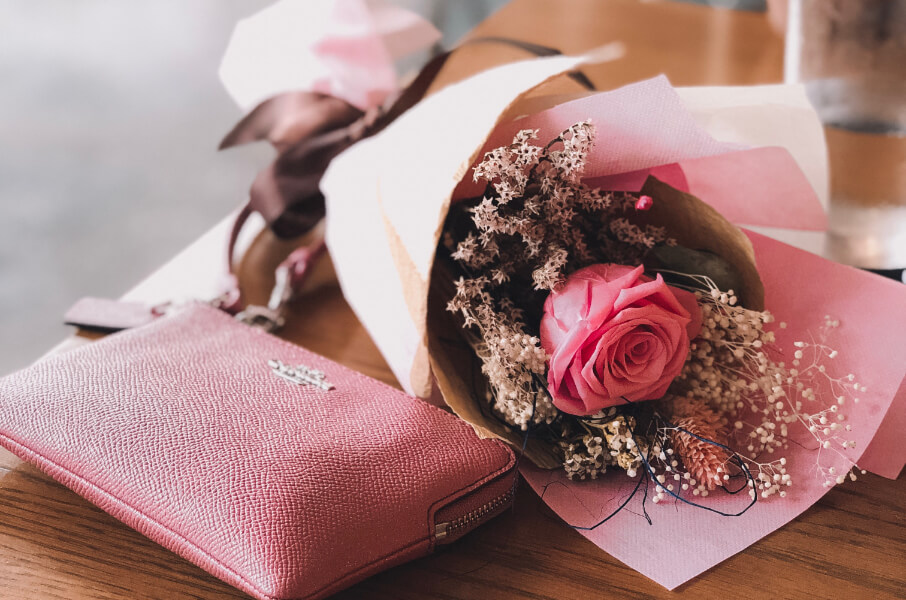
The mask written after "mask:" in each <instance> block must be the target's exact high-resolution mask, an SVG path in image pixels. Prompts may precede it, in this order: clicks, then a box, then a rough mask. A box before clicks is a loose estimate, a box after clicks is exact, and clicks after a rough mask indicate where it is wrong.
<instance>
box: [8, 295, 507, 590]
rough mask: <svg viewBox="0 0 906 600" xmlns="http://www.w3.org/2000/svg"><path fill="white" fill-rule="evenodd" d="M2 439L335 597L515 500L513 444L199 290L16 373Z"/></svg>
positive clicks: (226, 558)
mask: <svg viewBox="0 0 906 600" xmlns="http://www.w3.org/2000/svg"><path fill="white" fill-rule="evenodd" d="M0 443H2V445H3V446H4V447H6V448H8V449H9V450H11V451H12V452H14V453H15V454H17V455H18V456H19V457H21V458H23V459H25V460H28V461H30V462H33V463H34V464H36V465H37V466H38V467H40V468H41V469H42V470H44V471H45V472H47V473H48V474H49V475H51V476H52V477H54V478H55V479H57V480H58V481H60V482H61V483H63V484H64V485H66V486H68V487H70V488H71V489H73V490H74V491H76V492H77V493H79V494H80V495H82V496H84V497H85V498H87V499H88V500H90V501H91V502H93V503H95V504H97V505H98V506H100V507H101V508H102V509H104V510H105V511H107V512H108V513H110V514H111V515H113V516H114V517H116V518H118V519H120V520H121V521H123V522H124V523H126V524H127V525H129V526H131V527H134V528H135V529H137V530H138V531H140V532H141V533H143V534H145V535H147V536H148V537H150V538H151V539H153V540H155V541H156V542H158V543H160V544H162V545H163V546H165V547H167V548H169V549H171V550H173V551H174V552H176V553H178V554H180V555H181V556H183V557H185V558H187V559H188V560H190V561H192V562H193V563H195V564H197V565H198V566H200V567H201V568H203V569H205V570H207V571H208V572H210V573H212V574H213V575H215V576H217V577H219V578H221V579H223V580H224V581H226V582H228V583H230V584H232V585H234V586H236V587H238V588H240V589H241V590H244V591H245V592H247V593H249V594H251V595H252V596H255V597H256V598H261V599H268V600H276V599H281V600H282V599H290V598H320V597H323V596H326V595H329V594H330V593H332V592H336V591H338V590H340V589H342V588H344V587H346V586H348V585H350V584H352V583H354V582H356V581H358V580H360V579H363V578H365V577H367V576H368V575H370V574H372V573H375V572H377V571H380V570H383V569H386V568H388V567H390V566H392V565H395V564H398V563H401V562H404V561H407V560H410V559H413V558H416V557H419V556H422V555H424V554H427V553H429V552H430V551H431V550H432V549H433V548H434V547H435V546H436V545H437V544H439V543H445V542H449V541H452V540H455V539H456V538H458V537H459V536H461V535H462V534H463V533H465V532H467V531H468V530H469V529H471V528H473V527H475V526H476V525H478V524H480V523H481V522H483V521H484V520H486V519H488V518H490V517H493V516H495V515H496V514H498V513H500V512H501V511H503V510H504V509H505V508H506V506H507V505H508V503H509V502H510V500H511V499H512V490H513V484H514V477H515V475H514V472H513V464H514V457H513V453H512V451H511V450H510V449H509V448H508V447H506V446H505V445H504V444H502V443H501V442H499V441H495V440H482V439H479V438H478V437H477V436H476V435H475V433H474V432H473V431H472V429H471V428H470V427H469V426H468V425H466V424H465V423H463V422H462V421H460V420H459V419H457V418H456V417H454V416H453V415H451V414H449V413H447V412H445V411H443V410H440V409H438V408H436V407H433V406H430V405H428V404H426V403H424V402H422V401H420V400H418V399H416V398H412V397H409V396H407V395H405V394H404V393H402V392H400V391H398V390H396V389H393V388H391V387H388V386H386V385H384V384H382V383H380V382H377V381H375V380H373V379H370V378H368V377H366V376H364V375H361V374H359V373H355V372H353V371H350V370H348V369H346V368H345V367H343V366H341V365H338V364H336V363H334V362H332V361H330V360H327V359H325V358H323V357H321V356H318V355H316V354H313V353H311V352H309V351H307V350H305V349H302V348H300V347H297V346H294V345H292V344H289V343H287V342H284V341H283V340H280V339H278V338H276V337H274V336H272V335H270V334H267V333H264V332H262V331H260V330H258V329H255V328H252V327H249V326H247V325H245V324H243V323H240V322H238V321H236V320H235V319H233V318H231V317H230V316H229V315H227V314H225V313H223V312H221V311H219V310H217V309H214V308H211V307H209V306H207V305H205V304H193V305H189V306H187V307H185V308H183V309H181V310H179V311H178V312H176V313H175V314H169V315H167V316H164V317H161V318H158V319H156V320H154V321H153V322H151V323H150V324H147V325H143V326H142V327H139V328H136V329H132V330H128V331H124V332H121V333H117V334H114V335H111V336H108V337H107V338H104V339H102V340H100V341H98V342H95V343H92V344H88V345H86V346H84V347H80V348H77V349H75V350H71V351H69V352H67V353H64V354H59V355H55V356H51V357H49V358H46V359H44V360H42V361H40V362H39V363H37V364H35V365H34V366H32V367H29V368H27V369H25V370H23V371H20V372H18V373H14V374H13V375H10V376H8V377H6V378H4V379H2V380H0Z"/></svg>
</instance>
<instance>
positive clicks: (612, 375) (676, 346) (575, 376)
mask: <svg viewBox="0 0 906 600" xmlns="http://www.w3.org/2000/svg"><path fill="white" fill-rule="evenodd" d="M643 270H644V269H643V268H642V267H637V268H632V267H627V266H623V265H613V264H606V265H592V266H590V267H585V268H584V269H579V270H578V271H576V272H575V273H573V274H572V275H570V277H569V278H568V279H567V280H566V284H565V285H564V286H563V287H562V289H560V290H559V291H557V292H552V293H551V295H550V296H548V298H547V301H546V302H545V303H544V316H543V317H542V318H541V347H542V348H544V350H545V351H546V352H547V353H548V354H549V355H550V360H549V361H548V371H547V381H548V389H549V391H550V394H551V397H552V398H553V401H554V405H556V406H557V408H559V409H560V410H562V411H564V412H567V413H570V414H575V415H591V414H594V413H596V412H598V411H599V410H601V409H602V408H606V407H608V406H616V405H619V404H624V403H625V402H626V400H629V401H631V402H636V401H640V400H654V399H657V398H660V397H662V396H663V395H664V394H665V393H666V391H667V388H668V387H669V386H670V383H671V382H672V381H673V380H674V379H675V378H676V376H677V375H679V374H680V371H681V370H682V368H683V364H684V363H685V362H686V356H687V355H688V354H689V340H690V339H692V338H694V337H695V336H696V335H698V332H699V330H700V329H701V311H700V310H699V308H698V304H697V302H696V300H695V296H694V295H693V294H691V293H690V292H686V291H684V290H680V289H677V288H672V287H670V286H668V285H667V284H666V283H664V280H663V279H661V276H660V275H658V276H657V279H654V280H652V279H650V278H648V277H645V276H644V275H642V272H643ZM624 398H625V400H624Z"/></svg>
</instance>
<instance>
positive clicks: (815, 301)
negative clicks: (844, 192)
mask: <svg viewBox="0 0 906 600" xmlns="http://www.w3.org/2000/svg"><path fill="white" fill-rule="evenodd" d="M746 233H747V234H748V235H749V238H750V239H751V240H752V243H753V244H754V246H755V252H756V257H757V261H758V265H759V270H760V272H761V276H762V278H763V280H764V283H765V290H766V304H767V306H768V308H769V310H771V311H772V312H773V313H774V314H775V316H776V317H777V319H778V321H785V322H786V323H788V327H787V329H780V328H779V327H778V328H777V329H776V330H775V331H776V334H777V338H778V347H779V348H783V349H785V350H786V351H787V352H789V353H792V350H793V347H792V342H794V341H796V340H808V339H810V338H809V335H810V332H814V331H817V329H818V328H819V327H820V326H821V324H822V322H823V317H824V315H825V314H827V315H830V316H831V317H832V318H835V319H839V320H840V323H841V325H840V327H839V328H837V329H834V330H832V331H831V336H830V339H829V340H828V341H829V343H830V344H831V345H832V347H834V348H836V349H838V350H839V355H838V356H837V358H835V359H833V362H832V363H831V364H830V365H829V366H828V369H829V370H831V369H832V370H833V375H836V376H846V375H847V374H848V373H854V374H855V375H856V377H857V381H858V382H859V383H861V384H862V385H864V386H866V387H867V388H868V391H867V392H865V393H863V394H860V395H859V397H860V402H859V403H858V404H853V403H849V404H847V405H846V407H845V409H843V410H842V411H841V412H843V413H844V414H846V415H847V418H848V421H847V422H848V423H850V424H851V425H852V431H851V432H848V434H847V435H848V436H849V437H850V439H853V440H855V441H856V447H855V448H854V449H852V450H849V451H847V452H848V454H847V455H848V456H849V457H851V458H852V459H853V460H858V459H859V457H860V456H861V455H862V453H863V451H864V450H865V448H866V447H867V446H868V444H869V442H870V441H871V440H872V438H873V437H874V435H875V433H876V432H877V430H878V428H879V427H880V425H881V422H882V420H883V419H884V416H885V414H886V413H887V412H888V410H889V408H890V406H891V403H892V401H893V399H894V397H895V396H896V395H897V393H898V391H900V390H901V386H903V385H904V378H906V355H904V354H906V351H904V350H903V346H902V340H904V339H906V310H902V309H903V308H906V287H904V286H902V285H900V284H897V283H896V282H893V281H890V280H887V279H883V278H881V277H878V276H876V275H872V274H870V273H866V272H863V271H859V270H857V269H853V268H850V267H846V266H843V265H839V264H837V263H833V262H831V261H828V260H825V259H823V258H820V257H818V256H816V255H814V254H810V253H808V252H804V251H802V250H799V249H796V248H794V247H792V246H788V245H786V244H783V243H781V242H778V241H776V240H773V239H771V238H768V237H765V236H761V235H759V234H756V233H752V232H746ZM898 307H899V310H898ZM820 401H822V400H821V399H820V398H819V402H820ZM824 403H825V404H829V403H828V402H827V401H826V400H825V401H824ZM900 437H902V430H900ZM798 440H799V441H800V443H802V444H803V445H804V446H805V447H804V448H803V447H799V446H796V445H795V444H791V445H790V448H789V450H787V451H784V454H783V455H784V456H786V457H787V465H786V467H787V472H788V473H789V474H790V475H791V476H792V478H793V481H794V485H793V487H791V488H789V491H788V493H787V496H786V498H783V499H781V498H777V497H773V498H770V499H768V500H763V501H762V500H760V501H759V502H757V503H756V504H755V506H753V507H752V508H751V509H750V510H749V511H748V512H746V513H745V514H743V515H742V516H738V517H726V516H720V515H717V514H715V513H712V512H709V511H706V510H703V509H700V508H696V507H692V506H688V505H684V504H680V503H674V502H667V503H665V504H660V505H655V504H652V503H651V502H650V501H649V502H648V503H647V504H646V509H647V512H648V514H649V515H650V517H651V520H652V524H651V525H650V526H649V525H648V524H647V522H646V521H645V519H644V517H643V516H642V502H641V497H642V494H641V493H640V494H637V495H636V497H635V498H633V499H632V500H631V501H630V502H629V503H628V504H627V506H626V508H625V509H623V510H622V511H620V512H619V513H617V514H616V515H615V516H614V517H613V518H611V519H610V520H609V521H607V522H606V523H604V524H602V525H601V526H599V527H597V528H596V529H594V530H591V531H580V533H581V534H582V535H583V536H585V537H587V538H588V539H590V540H591V541H592V542H594V543H595V544H596V545H597V546H598V547H600V548H601V549H603V550H605V551H606V552H608V553H609V554H611V555H613V556H614V557H615V558H617V559H619V560H621V561H622V562H624V563H626V564H627V565H628V566H630V567H631V568H633V569H635V570H637V571H639V572H641V573H642V574H644V575H646V576H647V577H650V578H651V579H653V580H654V581H656V582H658V583H659V584H661V585H663V586H664V587H666V588H668V589H674V588H676V587H677V586H679V585H681V584H683V583H684V582H686V581H688V580H689V579H691V578H693V577H695V576H696V575H698V574H700V573H702V572H704V571H706V570H707V569H709V568H711V567H713V566H714V565H716V564H718V563H720V562H721V561H723V560H726V559H727V558H729V557H730V556H732V555H734V554H736V553H737V552H739V551H741V550H743V549H744V548H746V547H747V546H749V545H751V544H753V543H755V542H756V541H757V540H759V539H761V538H762V537H764V536H765V535H767V534H769V533H771V532H772V531H774V530H775V529H777V528H779V527H781V526H782V525H784V524H785V523H787V522H789V521H790V520H792V519H794V518H795V517H796V516H797V515H799V514H800V513H802V512H803V511H805V510H806V509H808V508H809V507H810V506H811V505H812V504H814V503H815V502H817V501H818V500H819V499H820V498H821V496H823V495H824V494H825V493H826V492H827V491H828V488H825V487H823V486H822V479H820V478H819V477H818V476H817V474H816V471H815V461H816V459H817V457H818V452H819V451H818V450H817V444H816V443H815V442H814V441H813V440H812V439H811V438H810V436H809V435H808V433H807V432H805V431H804V430H803V431H802V432H801V435H799V437H798ZM898 443H899V442H898V441H897V440H894V439H889V440H887V441H883V446H882V447H880V448H878V449H877V451H878V452H879V453H894V452H895V449H896V448H895V444H898ZM823 452H824V454H823V455H822V456H821V458H822V463H823V464H825V465H826V466H830V465H833V464H835V465H837V468H838V470H840V471H841V472H842V471H843V470H845V469H846V463H845V461H843V460H840V459H839V458H838V457H836V456H834V455H832V454H830V453H829V452H827V451H823ZM525 462H527V461H524V462H523V467H522V469H521V470H522V474H523V475H524V476H525V478H526V480H527V481H528V482H529V484H530V485H531V486H532V487H533V488H534V489H535V490H536V491H537V492H538V493H539V494H542V498H543V500H544V501H545V502H546V503H547V504H548V506H550V507H551V508H552V509H553V510H554V511H555V512H556V513H557V514H558V515H560V517H562V518H563V519H564V520H565V521H566V522H567V523H569V524H570V525H574V526H579V527H588V526H592V525H594V524H595V523H596V522H598V521H599V520H601V519H602V518H604V517H606V516H607V515H609V514H611V513H612V512H613V511H614V510H616V508H617V507H618V506H619V504H620V502H622V501H623V500H624V499H625V498H626V496H627V495H628V494H629V493H630V492H631V491H632V488H633V487H634V486H635V484H636V483H637V480H635V479H630V478H629V477H627V476H626V475H624V474H621V473H608V474H607V475H605V476H604V477H602V478H600V479H598V480H596V481H582V482H571V481H569V480H568V479H567V478H566V476H565V474H564V473H563V472H562V471H544V470H541V469H538V468H536V467H534V466H531V465H527V464H525ZM640 476H641V475H640ZM846 485H859V484H858V482H857V483H846ZM649 499H650V494H649ZM696 500H698V501H700V502H702V503H703V504H707V505H708V506H710V507H712V508H716V509H719V510H722V511H724V512H738V511H739V510H740V509H741V508H743V507H744V506H745V505H746V504H747V502H748V500H749V499H748V496H746V493H745V492H743V493H741V494H739V495H738V496H729V495H727V494H723V493H721V492H720V491H718V492H714V493H712V495H711V496H709V497H708V498H706V499H704V500H701V499H698V498H696Z"/></svg>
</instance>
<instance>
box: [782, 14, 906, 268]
mask: <svg viewBox="0 0 906 600" xmlns="http://www.w3.org/2000/svg"><path fill="white" fill-rule="evenodd" d="M784 71H785V79H786V81H787V82H801V83H803V84H804V85H805V89H806V93H807V94H808V97H809V99H810V100H811V102H812V104H813V105H814V106H815V109H816V110H817V111H818V115H819V116H820V118H821V121H822V122H823V123H824V128H825V135H826V138H827V145H828V156H829V159H830V177H831V182H830V183H831V201H830V211H829V213H830V214H829V219H830V231H829V235H828V248H827V250H828V253H829V255H830V256H831V257H832V258H834V259H835V260H838V261H840V262H844V263H848V264H851V265H854V266H858V267H863V268H869V269H884V270H886V269H903V268H906V0H789V13H788V19H787V35H786V54H785V65H784Z"/></svg>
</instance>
